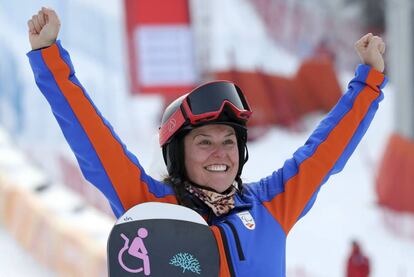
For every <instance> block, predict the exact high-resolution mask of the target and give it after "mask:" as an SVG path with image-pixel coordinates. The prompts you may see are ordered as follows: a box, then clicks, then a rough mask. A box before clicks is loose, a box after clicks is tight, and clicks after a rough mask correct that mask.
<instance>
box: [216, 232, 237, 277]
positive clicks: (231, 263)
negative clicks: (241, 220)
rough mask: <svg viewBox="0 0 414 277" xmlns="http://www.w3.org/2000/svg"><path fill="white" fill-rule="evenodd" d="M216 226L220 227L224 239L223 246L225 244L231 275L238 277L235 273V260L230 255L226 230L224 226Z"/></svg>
mask: <svg viewBox="0 0 414 277" xmlns="http://www.w3.org/2000/svg"><path fill="white" fill-rule="evenodd" d="M216 226H217V228H218V229H219V231H220V234H221V238H222V240H223V246H224V251H225V252H226V258H227V265H228V267H229V272H230V276H231V277H236V274H235V273H234V267H233V262H232V261H231V255H230V251H229V242H228V240H227V237H226V233H225V232H224V230H223V227H221V226H218V225H216Z"/></svg>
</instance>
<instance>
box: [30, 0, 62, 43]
mask: <svg viewBox="0 0 414 277" xmlns="http://www.w3.org/2000/svg"><path fill="white" fill-rule="evenodd" d="M27 26H28V27H29V41H30V45H31V46H32V50H36V49H40V48H43V47H48V46H50V45H52V44H53V43H55V41H56V38H57V36H58V33H59V29H60V20H59V17H58V15H57V14H56V12H55V11H54V10H53V9H49V8H45V7H42V9H41V10H40V11H39V12H38V13H37V14H35V15H33V16H32V19H30V20H29V21H28V22H27Z"/></svg>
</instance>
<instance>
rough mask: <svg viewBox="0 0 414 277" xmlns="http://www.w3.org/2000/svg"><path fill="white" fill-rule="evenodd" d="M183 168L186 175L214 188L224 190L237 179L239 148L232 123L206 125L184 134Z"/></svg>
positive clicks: (204, 185)
mask: <svg viewBox="0 0 414 277" xmlns="http://www.w3.org/2000/svg"><path fill="white" fill-rule="evenodd" d="M184 152H185V153H184V156H185V158H184V159H185V168H186V171H187V175H188V178H189V179H190V180H192V181H193V182H194V183H196V184H199V185H200V186H203V187H207V188H211V189H213V190H215V191H217V192H220V193H222V192H224V191H225V190H227V189H228V188H229V187H230V186H231V185H232V184H233V181H234V180H235V179H236V175H237V172H238V169H239V151H238V148H237V138H236V133H235V131H234V129H233V127H231V126H227V125H216V124H213V125H206V126H202V127H200V128H196V129H194V130H192V131H191V132H190V133H189V134H188V135H187V136H186V137H185V138H184Z"/></svg>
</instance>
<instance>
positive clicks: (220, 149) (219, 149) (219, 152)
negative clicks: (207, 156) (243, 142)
mask: <svg viewBox="0 0 414 277" xmlns="http://www.w3.org/2000/svg"><path fill="white" fill-rule="evenodd" d="M225 155H226V150H225V147H224V146H222V145H219V146H216V147H215V149H214V152H213V156H214V157H224V156H225Z"/></svg>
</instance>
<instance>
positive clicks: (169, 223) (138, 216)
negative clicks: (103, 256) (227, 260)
mask: <svg viewBox="0 0 414 277" xmlns="http://www.w3.org/2000/svg"><path fill="white" fill-rule="evenodd" d="M107 255H108V274H109V276H110V277H115V276H116V277H118V276H125V277H128V276H135V277H137V276H153V277H165V276H169V277H184V276H189V277H190V276H206V277H207V276H208V277H213V276H218V274H219V252H218V248H217V243H216V240H215V238H214V235H213V232H212V231H211V230H210V228H209V226H208V224H207V223H206V222H205V220H204V219H203V218H202V217H201V216H200V215H199V214H198V213H196V212H195V211H193V210H191V209H189V208H186V207H183V206H179V205H173V204H167V203H155V202H148V203H143V204H139V205H136V206H134V207H132V208H131V209H129V210H128V211H126V212H125V213H124V214H123V215H122V216H121V217H120V218H119V219H118V220H117V221H116V223H115V225H114V227H113V228H112V230H111V233H110V235H109V239H108V246H107Z"/></svg>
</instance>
